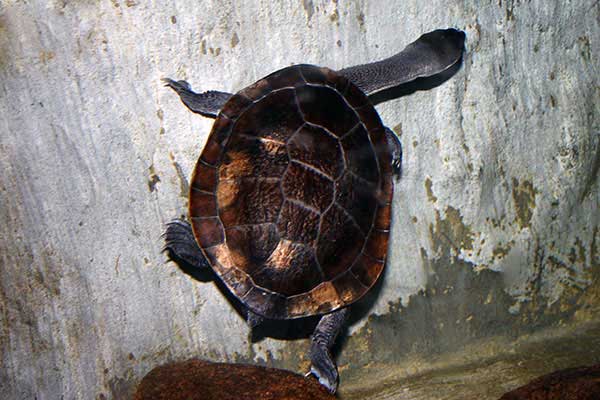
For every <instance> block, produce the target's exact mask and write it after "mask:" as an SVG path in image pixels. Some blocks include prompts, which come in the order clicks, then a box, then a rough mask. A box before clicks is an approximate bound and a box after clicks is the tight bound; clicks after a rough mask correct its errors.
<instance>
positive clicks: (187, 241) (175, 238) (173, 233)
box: [163, 219, 210, 271]
mask: <svg viewBox="0 0 600 400" xmlns="http://www.w3.org/2000/svg"><path fill="white" fill-rule="evenodd" d="M163 238H164V240H165V247H164V248H163V251H166V252H167V253H168V255H169V258H170V259H171V260H173V261H175V262H178V261H183V262H185V263H186V264H189V265H190V266H192V267H194V268H197V269H199V270H206V271H209V270H210V267H209V265H208V262H207V261H206V258H205V257H204V254H202V250H200V247H198V245H197V244H196V239H195V238H194V234H193V233H192V227H191V226H190V224H189V223H188V222H186V221H184V220H182V219H174V220H173V221H171V222H169V223H168V224H167V229H166V230H165V233H164V234H163Z"/></svg>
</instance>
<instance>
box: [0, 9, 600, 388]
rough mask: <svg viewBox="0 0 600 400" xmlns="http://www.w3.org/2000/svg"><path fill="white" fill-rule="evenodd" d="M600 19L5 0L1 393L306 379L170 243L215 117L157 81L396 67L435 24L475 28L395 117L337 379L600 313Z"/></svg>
mask: <svg viewBox="0 0 600 400" xmlns="http://www.w3.org/2000/svg"><path fill="white" fill-rule="evenodd" d="M599 13H600V6H599V4H598V2H597V1H593V0H573V1H569V2H564V1H547V0H531V1H518V0H514V1H507V0H505V1H502V0H494V1H475V0H465V1H442V0H439V1H438V0H435V1H431V2H422V1H418V0H405V1H352V2H341V1H340V2H338V1H331V2H330V1H318V0H303V1H291V0H289V1H281V2H271V1H252V2H239V1H229V0H228V1H224V0H221V1H203V2H198V1H191V0H179V1H164V2H158V3H154V2H145V1H134V0H126V1H125V0H111V1H108V0H103V1H91V0H87V1H76V2H75V1H72V2H69V1H59V0H48V1H31V2H22V1H16V0H3V1H1V2H0V171H1V173H0V205H1V206H0V268H1V270H0V354H1V355H0V389H1V391H2V393H3V396H6V398H9V399H21V398H33V396H34V395H36V396H37V399H40V400H42V399H56V398H58V397H59V394H64V398H65V399H73V398H85V399H90V398H98V399H101V398H123V397H125V396H127V394H129V393H131V390H132V388H133V387H134V385H135V384H136V383H137V381H138V380H139V378H140V377H141V376H143V375H144V374H145V373H146V372H148V371H149V370H150V369H151V368H152V367H153V366H155V365H157V364H160V363H164V362H166V361H169V360H177V359H184V358H188V357H193V356H202V357H206V358H210V359H218V360H230V361H250V362H261V363H267V364H270V365H275V366H279V367H287V368H291V369H293V370H297V371H303V370H304V369H305V368H306V367H307V366H308V361H307V359H306V356H305V355H304V352H305V351H306V349H307V342H306V341H282V340H275V339H272V338H267V339H265V340H262V341H260V342H258V343H254V344H252V343H251V342H249V340H248V330H247V328H246V327H245V324H244V322H243V320H242V319H241V318H240V316H239V315H238V314H237V313H236V312H235V311H234V309H233V308H232V306H231V304H230V303H229V302H228V301H227V300H226V299H225V298H224V296H223V295H222V294H221V293H220V292H219V290H218V289H217V288H216V287H215V286H214V285H213V284H211V283H201V282H196V281H193V280H192V279H190V277H189V276H187V275H185V274H183V273H182V272H181V271H180V270H178V269H177V268H176V267H175V266H174V265H173V264H172V263H166V261H165V257H164V256H163V255H162V254H161V253H160V249H161V246H162V243H161V240H160V234H161V232H162V229H163V224H164V223H165V222H167V221H169V220H170V219H171V218H173V217H174V216H178V215H181V214H184V213H185V210H186V199H185V194H186V190H187V183H186V179H187V178H188V177H189V174H190V171H191V169H192V167H193V165H194V163H195V160H196V158H197V156H198V154H199V152H200V150H201V148H202V144H203V142H204V140H205V138H206V136H207V134H208V132H209V129H210V126H211V120H208V119H204V118H202V117H200V116H197V115H193V114H191V113H189V112H188V111H187V110H186V109H185V108H184V106H183V105H182V104H181V103H180V102H179V100H178V99H177V98H176V96H175V95H174V93H172V92H171V91H169V90H167V89H166V88H164V87H162V85H161V82H160V78H161V77H165V76H168V77H172V78H178V79H187V80H188V81H189V82H190V83H191V84H192V85H193V87H194V88H196V89H197V90H207V89H220V90H226V91H236V90H238V89H240V88H242V87H244V86H246V85H247V84H250V83H252V82H253V81H255V80H256V79H258V78H260V77H262V76H263V75H265V74H267V73H269V72H271V71H273V70H275V69H278V68H280V67H283V66H287V65H289V64H292V63H299V62H308V63H315V64H321V65H327V66H329V67H332V68H341V67H344V66H349V65H352V64H356V63H362V62H368V61H372V60H375V59H379V58H384V57H387V56H389V55H391V54H393V53H395V52H396V51H399V50H400V49H402V48H403V47H404V45H406V44H407V43H409V42H411V41H413V40H414V39H416V38H417V37H418V36H419V35H420V34H421V33H424V32H426V31H429V30H432V29H436V28H440V27H456V28H460V29H464V30H465V31H466V32H467V48H468V49H467V55H466V58H465V62H464V65H463V67H462V69H461V70H460V71H459V72H458V74H457V75H456V76H455V77H454V78H452V79H451V80H450V81H448V82H446V83H445V84H444V85H442V86H440V87H438V88H435V89H433V90H430V91H423V92H417V93H415V94H413V95H411V96H408V97H404V98H402V99H399V100H394V101H390V102H387V103H384V104H381V105H380V106H378V109H379V110H380V112H381V115H382V118H383V121H384V122H385V123H386V124H387V125H388V126H390V127H391V128H393V129H394V131H395V132H396V133H397V134H398V135H400V137H401V140H402V142H403V145H404V164H403V169H404V175H403V179H402V181H401V182H400V183H399V184H398V185H397V189H396V194H395V197H394V216H393V218H394V220H393V224H394V227H393V234H392V236H393V241H392V244H391V250H390V251H391V257H390V262H389V265H388V267H387V270H386V273H385V276H383V280H382V281H381V284H380V285H378V287H377V288H376V290H374V291H373V293H372V294H371V295H370V296H369V297H368V298H367V299H365V301H363V302H362V304H360V305H358V306H357V307H356V308H355V313H354V317H353V320H352V326H351V327H350V329H349V332H348V333H349V334H351V336H350V337H349V338H348V339H347V340H345V341H344V343H343V346H342V347H343V349H342V352H341V354H340V357H339V362H340V366H341V373H342V380H343V382H346V383H347V384H350V383H351V382H352V381H353V377H355V376H357V375H358V374H359V373H360V374H362V373H363V372H365V371H368V370H369V369H371V370H374V371H375V372H377V368H380V367H381V366H391V367H394V366H400V367H403V366H409V365H410V360H412V359H415V357H416V358H419V359H421V360H424V362H425V363H427V360H428V357H432V356H434V355H436V354H442V353H445V352H451V351H460V350H461V349H465V348H468V346H470V345H472V344H473V343H475V342H477V341H481V340H483V341H492V340H495V339H494V338H497V337H501V338H509V339H510V338H512V337H515V336H517V335H522V334H525V333H531V332H534V331H536V330H538V329H541V328H544V327H556V326H560V325H569V324H575V323H578V322H582V321H586V320H589V319H592V318H597V312H598V310H599V308H600V271H599V270H600V268H599V264H600V263H599V257H600V255H599V254H600V252H599V249H598V246H599V243H600V237H599V229H598V226H599V220H600V215H599V211H598V203H599V197H600V190H599V186H598V185H599V183H598V169H599V167H600V143H599V142H600V109H599V108H600V88H599V79H598V77H599V76H600V74H599V73H598V72H599V70H600V65H599V61H598V50H599V43H600V26H599V21H600V17H599ZM276 336H277V335H276ZM343 386H344V384H342V390H343Z"/></svg>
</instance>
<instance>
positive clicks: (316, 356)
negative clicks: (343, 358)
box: [306, 348, 339, 393]
mask: <svg viewBox="0 0 600 400" xmlns="http://www.w3.org/2000/svg"><path fill="white" fill-rule="evenodd" d="M311 358H312V365H311V367H310V371H309V372H308V373H307V374H306V376H308V375H314V376H315V378H317V379H318V380H319V383H320V384H321V385H323V386H325V388H326V389H327V390H328V391H329V392H330V393H335V392H336V390H337V387H338V382H339V376H338V372H337V367H336V366H335V364H334V363H333V360H332V359H331V356H330V355H329V352H328V351H327V350H325V349H322V348H321V349H320V351H318V352H314V350H313V354H312V357H311Z"/></svg>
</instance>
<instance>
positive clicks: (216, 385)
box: [134, 359, 335, 400]
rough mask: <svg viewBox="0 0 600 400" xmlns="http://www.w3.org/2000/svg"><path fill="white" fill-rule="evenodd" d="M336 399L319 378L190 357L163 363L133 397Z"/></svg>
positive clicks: (149, 399)
mask: <svg viewBox="0 0 600 400" xmlns="http://www.w3.org/2000/svg"><path fill="white" fill-rule="evenodd" d="M162 399H165V400H167V399H168V400H178V399H181V400H194V399H198V400H200V399H202V400H210V399H219V400H227V399H249V400H250V399H252V400H255V399H264V400H268V399H284V400H285V399H290V400H291V399H294V400H296V399H298V400H302V399H316V400H319V399H335V396H333V395H331V394H330V393H329V392H328V391H327V390H326V389H325V388H324V387H322V386H321V385H320V384H319V383H318V382H317V380H316V379H313V378H305V377H303V376H302V375H298V374H294V373H292V372H290V371H286V370H282V369H276V368H266V367H260V366H256V365H245V364H228V363H213V362H208V361H203V360H197V359H195V360H188V361H182V362H178V363H173V364H167V365H162V366H160V367H156V368H154V369H153V370H152V371H150V372H149V373H148V374H147V375H146V376H145V377H144V378H143V379H142V381H141V383H140V385H139V386H138V388H137V391H136V393H135V396H134V400H162Z"/></svg>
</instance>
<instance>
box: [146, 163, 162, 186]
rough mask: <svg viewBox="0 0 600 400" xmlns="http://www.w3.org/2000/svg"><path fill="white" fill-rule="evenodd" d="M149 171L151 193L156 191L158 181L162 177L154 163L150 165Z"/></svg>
mask: <svg viewBox="0 0 600 400" xmlns="http://www.w3.org/2000/svg"><path fill="white" fill-rule="evenodd" d="M148 171H149V174H150V176H149V178H148V190H149V191H150V193H152V192H154V190H156V185H157V184H158V182H160V177H159V176H158V175H157V174H156V171H155V170H154V164H152V165H151V166H150V168H148Z"/></svg>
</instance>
